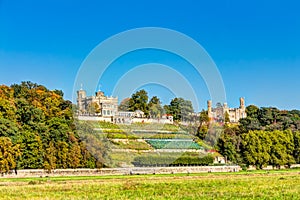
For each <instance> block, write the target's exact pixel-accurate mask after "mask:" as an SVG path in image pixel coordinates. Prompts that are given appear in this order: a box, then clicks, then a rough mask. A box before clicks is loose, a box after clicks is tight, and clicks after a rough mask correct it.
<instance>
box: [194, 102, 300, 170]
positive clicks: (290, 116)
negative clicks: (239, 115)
mask: <svg viewBox="0 0 300 200" xmlns="http://www.w3.org/2000/svg"><path fill="white" fill-rule="evenodd" d="M246 113H247V117H246V118H244V119H241V120H240V121H239V124H230V123H226V124H225V125H222V126H220V125H218V124H212V123H209V119H208V117H207V112H206V111H202V112H201V114H200V122H201V123H200V126H199V128H198V130H197V133H196V134H197V136H198V137H199V138H200V139H203V140H205V141H207V142H208V143H211V144H215V146H214V147H215V148H216V149H217V150H218V151H219V152H220V153H221V154H222V155H223V156H225V157H226V158H227V159H228V160H230V161H231V162H233V163H236V164H240V165H244V166H248V165H254V166H256V167H257V168H260V169H261V168H263V167H264V166H266V165H272V166H273V167H279V166H282V165H286V166H290V165H291V164H294V163H300V111H298V110H291V111H287V110H279V109H277V108H274V107H268V108H267V107H262V108H258V107H256V106H254V105H250V106H248V107H247V108H246ZM214 142H215V143H214Z"/></svg>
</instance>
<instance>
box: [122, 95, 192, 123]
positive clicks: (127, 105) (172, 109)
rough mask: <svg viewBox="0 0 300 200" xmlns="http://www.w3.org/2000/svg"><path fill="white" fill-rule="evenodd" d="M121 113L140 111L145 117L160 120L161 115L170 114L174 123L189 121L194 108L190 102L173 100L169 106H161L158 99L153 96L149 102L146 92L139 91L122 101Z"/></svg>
mask: <svg viewBox="0 0 300 200" xmlns="http://www.w3.org/2000/svg"><path fill="white" fill-rule="evenodd" d="M119 110H121V111H136V110H141V111H143V112H144V114H145V116H146V117H149V118H160V117H161V116H162V115H163V114H170V115H172V116H173V119H174V120H175V121H190V120H192V115H191V114H192V113H194V108H193V105H192V102H191V101H190V100H186V99H184V98H181V97H179V98H177V97H176V98H174V99H172V100H171V102H170V104H169V105H162V103H161V101H160V99H159V97H157V96H153V97H152V98H151V99H150V100H149V96H148V93H147V91H145V90H143V89H142V90H139V91H137V92H135V93H134V94H132V96H131V98H126V99H124V100H123V101H122V102H121V104H120V106H119Z"/></svg>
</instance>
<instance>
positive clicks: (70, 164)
mask: <svg viewBox="0 0 300 200" xmlns="http://www.w3.org/2000/svg"><path fill="white" fill-rule="evenodd" d="M74 122H75V121H74V119H73V113H72V103H71V102H70V101H67V100H64V99H63V92H62V91H60V90H49V89H47V88H46V87H44V86H42V85H38V84H35V83H32V82H29V81H27V82H22V83H21V84H13V85H11V86H10V87H9V86H5V85H2V86H0V173H5V172H8V171H9V170H11V169H36V168H39V169H46V170H49V171H51V170H53V169H55V168H79V167H84V168H85V167H87V168H94V167H98V166H102V165H103V162H102V161H103V159H104V158H103V157H105V152H106V150H105V144H103V143H102V142H99V140H97V138H95V137H96V136H95V135H96V134H93V127H91V126H90V125H88V124H86V123H83V122H81V123H79V122H77V123H74ZM87 133H91V134H87ZM79 134H82V135H83V136H84V137H87V139H88V140H89V141H92V142H94V143H97V144H95V145H94V146H93V147H90V146H91V144H88V143H87V142H85V141H87V140H85V141H83V140H81V139H80V138H81V137H79ZM95 146H97V148H98V149H99V148H100V149H101V151H100V152H103V155H102V154H101V155H97V156H95V155H94V154H92V153H91V152H92V151H93V150H94V149H93V148H94V147H95Z"/></svg>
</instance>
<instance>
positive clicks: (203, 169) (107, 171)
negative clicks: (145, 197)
mask: <svg viewBox="0 0 300 200" xmlns="http://www.w3.org/2000/svg"><path fill="white" fill-rule="evenodd" d="M240 170H241V168H240V166H198V167H135V168H102V169H56V170H53V171H52V172H51V173H47V171H45V170H42V169H31V170H18V171H17V174H15V173H14V171H12V172H11V173H8V174H3V175H2V177H6V178H13V177H53V176H101V175H133V174H176V173H208V172H238V171H240Z"/></svg>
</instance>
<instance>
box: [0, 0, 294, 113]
mask: <svg viewBox="0 0 300 200" xmlns="http://www.w3.org/2000/svg"><path fill="white" fill-rule="evenodd" d="M299 10H300V3H299V1H297V0H295V1H289V0H285V1H277V0H273V1H263V0H262V1H256V0H255V1H229V0H223V1H216V0H212V1H208V0H206V1H201V0H198V1H197V0H194V1H190V0H185V1H161V0H160V1H158V0H152V1H142V0H139V1H131V0H126V1H121V0H120V1H114V0H111V1H76V0H72V1H56V0H54V1H53V0H52V1H31V0H27V1H9V0H0V69H1V71H0V84H6V85H11V84H13V83H20V82H21V81H23V80H30V81H32V82H37V83H39V84H43V85H45V86H47V87H49V88H50V89H62V90H63V91H64V93H65V97H66V98H68V99H71V97H72V90H73V84H74V79H75V77H76V73H77V71H78V69H79V67H80V65H81V63H82V62H83V60H84V59H85V57H86V56H87V55H88V54H89V52H90V51H91V50H92V49H93V48H94V47H95V46H96V45H98V44H99V43H100V42H101V41H103V40H105V39H107V38H108V37H110V36H112V35H114V34H117V33H119V32H122V31H125V30H128V29H132V28H138V27H149V26H151V27H164V28H169V29H173V30H177V31H179V32H182V33H184V34H186V35H188V36H190V37H192V38H193V39H195V40H196V41H197V42H199V43H200V44H201V45H202V46H203V47H204V48H205V49H206V51H207V52H208V53H209V54H210V56H211V57H212V59H213V60H214V62H215V63H216V65H217V66H218V68H219V71H220V73H221V75H222V78H223V81H224V84H225V87H226V95H227V102H228V104H229V106H238V98H239V97H240V96H243V97H245V98H246V104H248V105H249V104H255V105H257V106H276V107H279V108H281V109H294V108H296V109H300V91H299V86H300V12H299ZM158 53H159V52H150V53H145V54H144V57H143V54H142V53H141V52H140V53H137V54H136V55H135V57H134V56H133V55H134V54H133V55H131V56H130V55H129V56H127V57H128V58H127V59H130V60H127V62H126V61H124V62H121V61H119V64H120V63H122V64H123V65H126V63H131V62H132V59H135V58H136V59H137V60H140V61H141V62H143V61H146V60H149V59H150V58H151V56H154V55H156V54H158ZM147 56H148V57H147ZM157 57H158V58H160V59H161V60H158V62H163V61H162V60H169V59H173V58H174V57H173V56H170V57H168V55H166V54H163V53H162V54H160V56H157ZM150 60H151V59H150ZM175 61H176V59H175V58H174V60H173V62H175ZM178 62H179V61H178ZM124 63H125V64H124ZM171 63H172V60H171ZM116 64H118V62H116ZM127 67H128V68H130V64H128V66H127ZM114 70H115V71H114ZM114 70H113V69H112V71H111V74H114V73H116V72H118V68H117V67H116V68H115V69H114ZM183 73H184V72H183ZM107 76H108V77H109V74H108V75H107ZM111 77H113V75H111ZM190 81H192V82H193V81H194V80H193V79H192V78H191V80H190ZM101 84H102V90H104V91H105V92H106V93H107V94H108V95H110V94H111V92H112V91H111V90H112V84H113V83H111V82H109V78H107V79H106V81H105V82H102V83H101ZM192 84H193V83H192ZM195 84H196V83H195ZM146 88H148V89H149V90H151V87H149V86H146ZM201 88H202V86H201ZM162 93H165V95H166V96H163V97H162V100H163V101H164V103H168V102H167V100H168V98H171V94H170V93H169V92H166V91H164V92H162V90H161V91H160V90H159V88H158V87H155V86H154V87H153V90H152V91H150V95H155V94H158V95H161V94H162ZM168 95H169V96H168ZM201 95H202V94H201ZM207 98H209V97H208V95H207V91H206V90H205V89H203V95H202V98H201V102H199V104H200V108H203V107H204V106H205V104H206V103H205V101H206V100H207Z"/></svg>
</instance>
